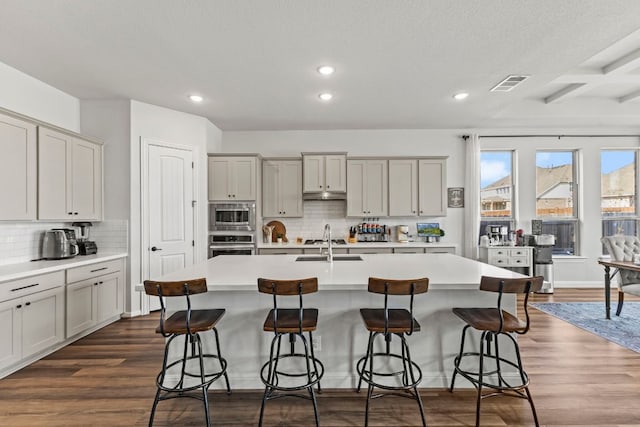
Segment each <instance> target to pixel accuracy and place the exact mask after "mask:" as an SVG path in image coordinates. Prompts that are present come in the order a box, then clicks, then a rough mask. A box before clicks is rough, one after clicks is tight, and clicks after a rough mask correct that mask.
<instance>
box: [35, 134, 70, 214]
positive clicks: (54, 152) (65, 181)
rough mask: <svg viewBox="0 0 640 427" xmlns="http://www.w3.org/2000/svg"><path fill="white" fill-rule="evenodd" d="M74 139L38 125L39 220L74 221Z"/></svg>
mask: <svg viewBox="0 0 640 427" xmlns="http://www.w3.org/2000/svg"><path fill="white" fill-rule="evenodd" d="M72 140H73V138H72V137H71V136H69V135H65V134H63V133H60V132H56V131H54V130H51V129H47V128H45V127H38V158H39V159H40V160H39V161H38V219H45V220H64V221H71V220H73V206H72V200H71V190H72V187H71V179H70V177H69V176H68V175H67V171H70V170H71V167H70V164H69V163H70V161H71V152H70V150H71V145H72Z"/></svg>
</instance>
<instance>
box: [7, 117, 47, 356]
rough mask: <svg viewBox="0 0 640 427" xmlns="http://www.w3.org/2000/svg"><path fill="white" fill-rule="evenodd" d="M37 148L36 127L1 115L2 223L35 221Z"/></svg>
mask: <svg viewBox="0 0 640 427" xmlns="http://www.w3.org/2000/svg"><path fill="white" fill-rule="evenodd" d="M36 145H37V144H36V126H35V125H33V124H31V123H28V122H25V121H22V120H18V119H14V118H13V117H9V116H4V115H0V200H2V204H0V220H25V219H36V201H37V194H38V193H37V188H36V184H37V171H36V167H37V157H36V156H37V152H36V149H37V147H36ZM0 363H1V362H0Z"/></svg>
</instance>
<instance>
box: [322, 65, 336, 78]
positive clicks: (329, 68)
mask: <svg viewBox="0 0 640 427" xmlns="http://www.w3.org/2000/svg"><path fill="white" fill-rule="evenodd" d="M334 71H336V69H335V68H333V67H332V66H331V65H323V66H322V67H318V72H319V73H320V74H322V75H323V76H330V75H331V74H333V73H334Z"/></svg>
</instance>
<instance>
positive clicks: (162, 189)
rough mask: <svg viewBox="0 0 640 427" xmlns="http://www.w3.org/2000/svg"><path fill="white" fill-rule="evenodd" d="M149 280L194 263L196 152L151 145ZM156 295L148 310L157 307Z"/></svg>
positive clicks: (149, 170)
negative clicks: (194, 157) (194, 175)
mask: <svg viewBox="0 0 640 427" xmlns="http://www.w3.org/2000/svg"><path fill="white" fill-rule="evenodd" d="M147 158H148V169H147V170H148V177H147V188H148V193H147V194H148V204H147V206H148V209H147V211H146V212H147V217H148V218H147V219H148V224H149V231H148V236H149V238H148V245H147V251H148V260H149V276H148V277H149V279H152V280H154V279H159V278H160V277H162V276H163V275H165V274H168V273H171V272H173V271H176V270H180V269H182V268H184V267H186V266H188V265H191V264H193V249H194V238H193V218H194V217H193V204H192V201H193V200H194V198H193V169H192V168H193V166H192V165H193V163H192V161H193V153H192V152H191V151H189V150H183V149H178V148H172V147H167V146H160V145H149V146H148V157H147ZM159 308H160V304H159V302H158V300H157V298H151V299H150V301H149V309H150V310H157V309H159Z"/></svg>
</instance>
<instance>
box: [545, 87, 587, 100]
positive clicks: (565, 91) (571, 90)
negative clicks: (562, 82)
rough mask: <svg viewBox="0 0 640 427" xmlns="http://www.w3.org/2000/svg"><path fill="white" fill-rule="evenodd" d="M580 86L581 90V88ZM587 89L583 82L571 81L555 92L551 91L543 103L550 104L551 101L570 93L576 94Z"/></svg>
mask: <svg viewBox="0 0 640 427" xmlns="http://www.w3.org/2000/svg"><path fill="white" fill-rule="evenodd" d="M581 88H582V90H581ZM586 89H587V85H586V84H585V83H571V84H570V85H567V86H565V87H563V88H562V89H560V90H559V91H557V92H554V93H552V94H551V95H549V96H547V97H546V98H545V99H544V103H545V104H551V103H552V102H556V101H558V100H559V99H562V98H566V97H567V96H569V94H571V96H575V95H578V94H580V93H582V92H584V91H585V90H586Z"/></svg>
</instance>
